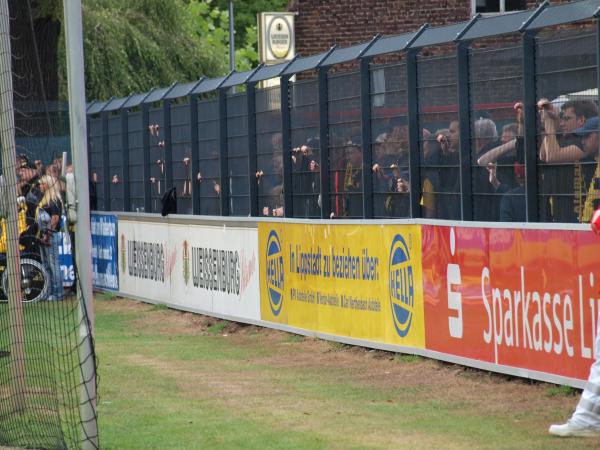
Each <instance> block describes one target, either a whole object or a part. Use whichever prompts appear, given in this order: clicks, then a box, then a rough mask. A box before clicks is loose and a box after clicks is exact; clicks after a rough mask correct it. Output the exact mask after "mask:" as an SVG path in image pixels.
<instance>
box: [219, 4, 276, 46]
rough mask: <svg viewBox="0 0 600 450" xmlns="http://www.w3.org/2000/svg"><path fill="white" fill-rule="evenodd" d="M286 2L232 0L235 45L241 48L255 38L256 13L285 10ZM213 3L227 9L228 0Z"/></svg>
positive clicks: (224, 9)
mask: <svg viewBox="0 0 600 450" xmlns="http://www.w3.org/2000/svg"><path fill="white" fill-rule="evenodd" d="M287 4H288V0H253V1H251V2H249V1H244V0H235V1H234V2H233V8H234V11H233V15H234V21H235V24H234V28H235V47H236V48H243V47H245V46H246V45H247V43H248V42H249V41H252V39H256V27H257V24H256V22H257V20H256V15H257V14H258V13H261V12H278V11H285V10H286V7H287ZM215 5H216V7H217V8H219V9H220V10H223V11H227V10H228V9H229V0H215ZM252 34H254V37H253V36H252ZM254 42H256V40H255V41H254Z"/></svg>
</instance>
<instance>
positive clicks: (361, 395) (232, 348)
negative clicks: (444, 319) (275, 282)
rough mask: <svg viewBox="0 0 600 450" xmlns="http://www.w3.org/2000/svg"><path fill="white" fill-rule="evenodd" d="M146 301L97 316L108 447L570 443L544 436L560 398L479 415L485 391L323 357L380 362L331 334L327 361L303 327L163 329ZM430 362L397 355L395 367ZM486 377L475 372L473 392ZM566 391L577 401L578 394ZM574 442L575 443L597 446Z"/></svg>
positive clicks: (536, 445) (104, 434) (519, 445)
mask: <svg viewBox="0 0 600 450" xmlns="http://www.w3.org/2000/svg"><path fill="white" fill-rule="evenodd" d="M144 308H145V309H144V310H143V312H142V313H140V312H139V311H138V312H133V311H130V310H126V311H125V312H123V313H119V312H118V311H115V308H114V307H113V306H111V307H110V308H109V309H107V310H105V311H103V310H102V308H99V310H98V311H97V313H96V330H97V336H96V342H97V346H98V354H99V357H100V361H101V365H100V380H101V384H100V402H99V419H100V433H101V434H100V436H101V444H102V448H104V449H119V450H127V449H167V448H168V449H173V450H176V449H197V448H202V449H222V448H226V449H228V448H244V449H246V448H249V449H290V448H291V449H338V448H339V449H342V448H343V449H387V448H400V447H405V448H417V449H419V448H423V449H424V448H459V449H462V448H494V449H496V448H498V449H520V448H528V449H529V448H532V449H547V448H549V449H553V448H557V449H559V448H572V444H569V443H568V442H566V441H561V440H556V439H552V438H550V437H549V436H547V434H546V427H547V421H549V420H551V419H552V418H554V419H556V420H560V419H561V417H563V416H564V414H566V412H567V411H566V410H565V409H564V408H562V409H561V408H559V407H557V406H556V405H555V406H553V407H551V406H548V407H546V408H543V410H541V411H540V410H537V409H532V410H518V409H515V408H512V410H511V412H510V413H504V414H498V413H495V414H490V413H482V410H481V408H482V405H484V406H485V404H486V402H487V399H485V398H483V399H481V404H482V405H479V404H474V403H473V400H472V398H469V397H467V398H465V397H464V396H458V397H457V398H453V397H452V396H448V395H441V396H440V395H439V394H436V392H437V391H436V390H435V389H434V388H433V387H432V386H429V385H428V384H427V374H423V383H418V384H409V385H403V383H402V382H401V381H399V382H396V383H393V384H390V385H378V384H376V383H375V384H373V383H371V382H370V377H368V376H367V377H366V378H365V377H364V376H361V375H360V371H357V367H349V366H347V365H345V364H343V363H340V364H325V365H323V364H322V361H323V360H325V361H326V360H327V359H328V358H336V357H340V358H352V357H356V358H362V360H360V361H362V363H361V364H363V365H364V366H365V367H367V366H368V365H369V364H371V363H372V362H374V361H377V360H373V359H370V358H365V355H364V354H362V353H360V352H358V353H356V354H355V355H354V354H353V353H344V352H337V350H343V349H345V348H347V347H349V346H347V345H345V344H340V343H334V342H332V343H326V344H325V345H324V346H323V348H324V350H323V351H324V353H323V354H322V355H320V358H322V359H321V363H320V362H319V361H317V360H314V359H313V358H312V357H311V355H310V354H306V352H307V351H310V350H306V349H304V347H305V346H303V345H301V344H302V342H304V341H305V339H304V338H303V337H302V336H297V335H289V334H283V333H282V334H281V335H280V337H279V338H278V339H275V340H273V338H271V339H269V340H268V341H266V340H265V335H264V333H260V332H259V333H252V334H246V335H241V334H237V335H236V334H230V335H228V336H225V335H221V334H220V332H221V331H222V330H223V327H224V326H225V325H226V324H227V322H225V321H218V322H217V323H215V324H214V325H212V326H211V327H210V330H211V331H212V332H211V333H210V334H208V335H202V334H198V335H190V334H185V333H178V331H177V327H176V326H174V329H173V330H172V332H171V333H167V334H165V333H164V330H161V331H158V330H155V329H154V328H153V327H152V326H144V325H143V324H144V320H143V319H144V317H148V318H151V317H152V316H153V314H152V313H153V310H154V309H153V308H152V307H144ZM173 314H174V315H176V314H178V313H177V312H173ZM168 317H169V316H168V315H166V316H165V317H164V318H163V317H161V321H162V320H163V319H165V320H168ZM290 343H294V344H298V345H293V346H290V345H289V344H290ZM317 344H318V342H317ZM310 348H312V347H309V349H310ZM328 348H329V349H330V350H329V351H328V350H327V349H328ZM331 349H333V350H336V351H334V352H331ZM315 356H319V355H315ZM273 358H275V360H273ZM295 361H302V362H298V363H295ZM398 362H400V363H402V364H397V363H398ZM424 362H425V359H424V358H421V357H416V356H413V355H397V356H396V357H395V358H394V361H391V362H390V363H389V364H390V365H389V367H390V370H401V368H402V367H403V366H404V365H406V366H407V367H414V366H415V365H416V364H421V363H424ZM379 363H381V364H388V363H387V359H386V360H383V361H379ZM394 363H396V364H394ZM422 366H423V367H424V370H426V369H425V368H427V367H428V369H427V370H432V371H440V370H448V371H450V370H451V369H449V368H446V367H443V366H440V367H437V366H435V365H431V364H422ZM359 367H360V366H359ZM449 373H450V372H449ZM484 378H485V377H483V378H482V377H480V378H479V379H478V380H474V381H473V389H477V383H480V382H481V380H482V379H484ZM401 379H402V378H401V377H400V378H399V380H401ZM467 382H471V380H467ZM531 388H532V389H535V386H533V387H531ZM543 389H550V388H547V387H546V388H543ZM560 390H561V391H564V389H562V388H561V389H560ZM540 391H542V389H540ZM442 392H443V391H442ZM546 398H548V397H546ZM557 400H558V399H557V398H548V402H554V403H552V404H555V403H556V401H557ZM565 400H566V403H567V404H568V405H571V404H573V405H572V406H574V403H575V401H576V398H575V397H572V398H567V399H565ZM507 401H508V402H510V398H508V399H507ZM552 408H554V409H552ZM483 410H484V411H485V408H484V409H483ZM540 415H543V417H540ZM575 442H576V444H577V446H578V447H579V448H594V447H595V445H596V444H597V442H596V443H594V442H591V441H582V440H577V441H575Z"/></svg>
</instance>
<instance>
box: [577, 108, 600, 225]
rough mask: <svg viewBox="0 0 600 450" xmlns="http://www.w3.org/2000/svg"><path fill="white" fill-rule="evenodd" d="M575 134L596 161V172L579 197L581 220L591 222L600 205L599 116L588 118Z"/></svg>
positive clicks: (590, 156)
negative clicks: (599, 162) (581, 206)
mask: <svg viewBox="0 0 600 450" xmlns="http://www.w3.org/2000/svg"><path fill="white" fill-rule="evenodd" d="M573 134H575V135H576V136H580V137H581V144H582V150H583V151H584V152H585V153H586V154H587V155H589V158H593V159H594V160H595V163H594V165H593V167H595V169H594V173H593V175H592V177H591V179H589V180H587V179H586V180H585V182H586V185H585V194H582V195H583V196H584V197H583V198H581V199H579V201H580V204H582V205H583V208H582V210H581V214H580V215H579V221H580V222H582V223H583V222H589V221H590V220H591V218H592V215H593V214H594V211H595V210H596V209H598V207H599V206H600V166H599V165H598V163H597V161H598V146H599V142H598V117H592V118H591V119H588V120H586V122H585V124H584V125H583V127H581V128H578V129H577V130H574V131H573Z"/></svg>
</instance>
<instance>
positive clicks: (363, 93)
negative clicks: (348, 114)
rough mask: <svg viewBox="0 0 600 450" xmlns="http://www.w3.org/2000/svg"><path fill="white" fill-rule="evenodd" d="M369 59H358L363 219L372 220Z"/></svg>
mask: <svg viewBox="0 0 600 450" xmlns="http://www.w3.org/2000/svg"><path fill="white" fill-rule="evenodd" d="M370 65H371V58H361V59H360V109H361V135H362V136H361V140H362V148H363V152H362V166H363V170H362V185H363V218H365V219H372V218H373V172H372V170H371V167H372V166H373V148H372V146H371V73H370V71H369V69H370Z"/></svg>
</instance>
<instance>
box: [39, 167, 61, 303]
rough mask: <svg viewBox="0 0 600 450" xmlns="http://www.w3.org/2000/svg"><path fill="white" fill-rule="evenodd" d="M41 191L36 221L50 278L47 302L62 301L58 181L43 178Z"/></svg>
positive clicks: (50, 177)
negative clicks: (59, 258)
mask: <svg viewBox="0 0 600 450" xmlns="http://www.w3.org/2000/svg"><path fill="white" fill-rule="evenodd" d="M40 191H41V193H42V198H41V200H40V203H39V205H38V207H37V210H36V214H35V220H36V224H37V226H38V237H39V239H40V244H41V254H42V261H43V263H44V265H45V266H46V269H47V270H48V275H49V277H50V295H49V296H48V298H47V300H49V301H52V300H62V299H63V297H64V291H63V283H62V272H61V270H60V263H59V260H58V255H59V247H60V244H61V235H60V233H59V231H60V216H61V215H62V209H63V203H62V198H61V194H60V188H59V183H58V180H57V179H56V178H54V177H53V176H51V175H44V176H42V177H41V178H40Z"/></svg>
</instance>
